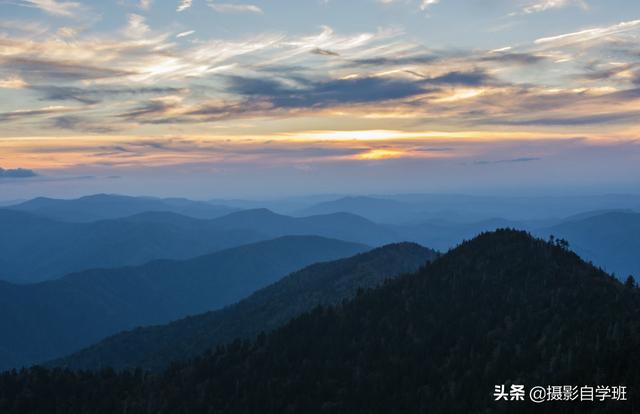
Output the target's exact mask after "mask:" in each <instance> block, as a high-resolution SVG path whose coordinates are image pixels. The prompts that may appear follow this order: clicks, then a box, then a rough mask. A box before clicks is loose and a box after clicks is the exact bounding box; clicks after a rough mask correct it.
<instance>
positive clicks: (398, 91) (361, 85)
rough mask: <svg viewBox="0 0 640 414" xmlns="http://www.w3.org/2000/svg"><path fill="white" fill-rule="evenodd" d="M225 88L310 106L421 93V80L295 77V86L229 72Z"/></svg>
mask: <svg viewBox="0 0 640 414" xmlns="http://www.w3.org/2000/svg"><path fill="white" fill-rule="evenodd" d="M228 80H229V86H228V88H227V90H228V91H229V92H232V93H234V94H238V95H243V96H250V97H254V98H262V99H266V100H267V101H268V102H270V103H271V104H272V105H273V106H274V107H277V108H312V107H327V106H336V105H349V104H358V103H366V102H381V101H388V100H394V99H402V98H407V97H410V96H416V95H420V94H423V93H425V92H426V90H425V88H424V86H423V82H421V81H413V80H408V79H396V78H388V77H363V78H353V79H336V80H329V81H314V80H308V79H298V81H299V82H298V84H297V85H296V86H297V87H292V86H288V85H286V84H284V83H282V82H279V81H277V80H273V79H258V78H245V77H240V76H229V77H228Z"/></svg>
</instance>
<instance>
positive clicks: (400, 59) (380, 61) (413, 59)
mask: <svg viewBox="0 0 640 414" xmlns="http://www.w3.org/2000/svg"><path fill="white" fill-rule="evenodd" d="M439 59H440V57H439V56H436V55H432V54H426V55H425V54H421V55H413V56H393V57H388V56H386V57H367V58H362V59H356V60H353V63H355V64H357V65H363V66H405V65H422V64H427V63H433V62H436V61H437V60H439Z"/></svg>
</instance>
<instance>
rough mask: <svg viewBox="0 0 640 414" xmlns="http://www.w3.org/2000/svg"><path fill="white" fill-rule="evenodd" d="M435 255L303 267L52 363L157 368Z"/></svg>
mask: <svg viewBox="0 0 640 414" xmlns="http://www.w3.org/2000/svg"><path fill="white" fill-rule="evenodd" d="M436 256H437V253H435V252H434V251H432V250H430V249H426V248H424V247H421V246H419V245H416V244H412V243H401V244H394V245H388V246H384V247H381V248H378V249H375V250H372V251H370V252H367V253H361V254H359V255H356V256H354V257H350V258H347V259H340V260H337V261H334V262H326V263H318V264H314V265H311V266H309V267H307V268H305V269H302V270H299V271H297V272H295V273H292V274H291V275H289V276H287V277H285V278H283V279H281V280H280V281H278V282H276V283H274V284H273V285H270V286H268V287H266V288H264V289H261V290H259V291H258V292H256V293H254V294H253V295H251V296H250V297H248V298H247V299H244V300H242V301H240V302H239V303H237V304H235V305H232V306H229V307H227V308H224V309H221V310H218V311H213V312H208V313H206V314H202V315H198V316H192V317H188V318H185V319H181V320H178V321H175V322H172V323H170V324H168V325H163V326H154V327H148V328H139V329H136V330H133V331H129V332H124V333H121V334H118V335H115V336H113V337H111V338H107V339H106V340H104V341H102V342H100V343H98V344H96V345H94V346H91V347H89V348H87V349H84V350H82V351H80V352H77V353H75V354H73V355H71V356H69V357H67V358H64V359H61V360H58V361H55V362H53V363H52V364H48V365H51V366H63V367H66V368H72V369H97V368H101V367H113V368H117V369H122V368H132V367H142V368H146V369H153V370H158V369H160V368H164V367H166V366H167V365H168V364H169V362H171V361H175V360H185V359H189V358H194V357H196V356H198V355H200V354H201V353H203V352H204V351H206V350H207V349H209V348H213V347H215V346H216V345H219V344H224V343H226V342H230V341H232V340H233V339H235V338H252V337H255V336H256V335H257V334H258V333H260V332H261V331H270V330H272V329H274V328H277V327H278V326H280V325H283V324H284V323H285V322H287V321H288V320H290V319H292V318H293V317H295V316H297V315H299V314H301V313H303V312H305V311H308V310H311V309H313V308H314V307H315V306H318V305H330V304H336V303H339V302H341V301H342V300H344V299H349V298H352V297H353V296H355V294H356V292H357V290H358V289H361V288H364V289H366V288H371V287H375V286H377V285H378V284H380V283H381V282H382V281H384V280H385V279H387V278H389V277H394V276H397V275H399V274H402V273H408V272H414V271H416V270H417V269H418V268H419V267H420V266H423V265H424V264H426V262H427V261H429V260H433V259H434V258H435V257H436Z"/></svg>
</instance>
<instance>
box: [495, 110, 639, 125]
mask: <svg viewBox="0 0 640 414" xmlns="http://www.w3.org/2000/svg"><path fill="white" fill-rule="evenodd" d="M638 119H640V111H627V112H611V113H603V114H602V113H600V114H599V113H593V114H587V115H579V116H556V117H539V118H525V119H511V120H507V119H501V120H499V119H496V120H493V121H491V123H495V124H503V125H517V126H581V125H600V124H613V123H623V124H624V123H632V124H633V123H636V122H637V120H638Z"/></svg>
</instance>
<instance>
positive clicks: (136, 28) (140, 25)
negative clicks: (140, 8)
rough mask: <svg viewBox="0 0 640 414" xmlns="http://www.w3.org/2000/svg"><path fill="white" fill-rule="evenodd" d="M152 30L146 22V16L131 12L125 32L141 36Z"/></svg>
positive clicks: (129, 34)
mask: <svg viewBox="0 0 640 414" xmlns="http://www.w3.org/2000/svg"><path fill="white" fill-rule="evenodd" d="M150 31H151V29H150V28H149V26H148V25H147V23H146V19H145V18H144V16H140V15H139V14H133V13H132V14H130V15H129V16H128V24H127V27H126V28H125V29H124V33H125V35H126V36H128V37H132V38H141V37H143V36H145V35H146V34H148V33H149V32H150Z"/></svg>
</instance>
